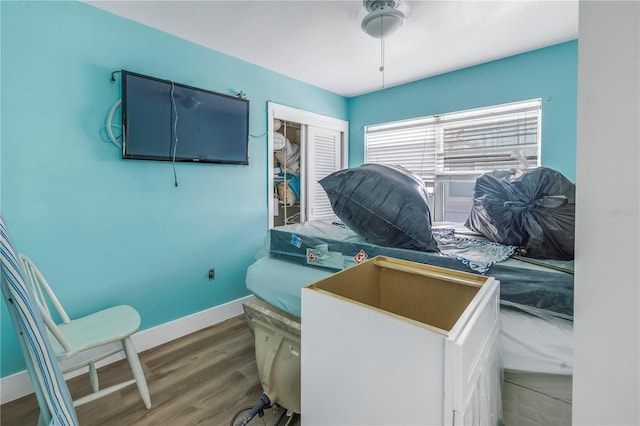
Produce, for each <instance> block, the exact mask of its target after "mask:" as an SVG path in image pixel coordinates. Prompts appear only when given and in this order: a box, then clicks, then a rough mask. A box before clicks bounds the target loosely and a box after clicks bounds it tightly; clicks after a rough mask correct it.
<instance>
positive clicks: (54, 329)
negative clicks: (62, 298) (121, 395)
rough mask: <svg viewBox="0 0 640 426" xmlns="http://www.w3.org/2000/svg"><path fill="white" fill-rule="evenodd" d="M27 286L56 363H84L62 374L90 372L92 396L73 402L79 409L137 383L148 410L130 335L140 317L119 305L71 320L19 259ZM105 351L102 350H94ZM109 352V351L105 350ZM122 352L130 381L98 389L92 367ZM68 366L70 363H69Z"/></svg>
mask: <svg viewBox="0 0 640 426" xmlns="http://www.w3.org/2000/svg"><path fill="white" fill-rule="evenodd" d="M19 258H20V262H21V264H22V266H23V269H24V272H25V274H26V277H27V281H28V283H29V285H30V286H31V287H32V289H33V293H34V294H35V298H36V299H37V300H36V301H37V304H38V308H39V310H40V313H41V315H42V319H43V321H44V323H45V325H46V327H47V328H48V330H49V335H50V337H51V339H50V340H51V343H52V346H53V349H54V351H55V354H56V356H57V358H58V360H59V361H64V360H68V359H70V358H73V357H76V356H77V355H80V354H82V355H80V356H78V357H77V358H75V360H78V359H82V360H83V362H81V363H79V364H77V363H76V364H74V365H73V366H72V367H70V368H68V369H66V370H63V372H64V373H68V372H70V371H74V370H77V369H80V368H85V367H88V368H89V380H90V382H91V389H92V393H90V394H88V395H86V396H83V397H81V398H79V399H76V400H74V401H73V405H74V406H76V407H77V406H79V405H82V404H85V403H87V402H90V401H94V400H96V399H98V398H101V397H103V396H106V395H109V394H111V393H113V392H117V391H119V390H120V389H122V388H124V387H126V386H129V385H131V384H133V383H136V385H137V386H138V390H139V391H140V395H141V396H142V401H143V402H144V405H145V407H147V408H151V398H150V396H149V389H148V387H147V382H146V380H145V377H144V372H143V370H142V366H141V365H140V360H139V358H138V353H137V352H136V350H135V348H134V346H133V343H132V342H131V335H132V334H133V333H135V332H136V331H138V328H139V327H140V315H139V314H138V312H137V311H136V310H135V309H134V308H132V307H131V306H128V305H119V306H114V307H111V308H107V309H103V310H101V311H98V312H95V313H93V314H89V315H87V316H84V317H81V318H75V319H71V318H69V316H68V315H67V313H66V311H65V310H64V308H63V307H62V305H61V304H60V302H59V301H58V298H57V297H56V295H55V294H54V292H53V290H52V289H51V287H50V286H49V284H48V283H47V281H46V280H45V278H44V276H43V275H42V274H41V273H40V271H39V270H38V268H37V267H36V266H35V264H34V263H33V262H32V261H31V260H30V259H29V258H28V257H26V256H25V255H22V254H20V255H19ZM50 307H51V308H53V309H55V312H56V313H57V314H58V315H59V317H60V319H61V322H60V323H59V324H56V322H55V320H54V319H53V318H52V315H51V312H50V310H49V308H50ZM100 347H104V350H99V349H96V348H100ZM107 349H111V350H107ZM121 351H124V354H125V356H126V358H127V360H128V361H129V365H130V366H131V371H132V372H133V379H131V380H127V381H125V382H122V383H119V384H115V385H112V386H109V387H107V388H105V389H100V386H99V381H98V373H97V371H96V365H95V363H96V362H98V361H100V360H103V359H105V358H107V357H109V356H111V355H114V354H116V353H119V352H121ZM70 362H71V361H70Z"/></svg>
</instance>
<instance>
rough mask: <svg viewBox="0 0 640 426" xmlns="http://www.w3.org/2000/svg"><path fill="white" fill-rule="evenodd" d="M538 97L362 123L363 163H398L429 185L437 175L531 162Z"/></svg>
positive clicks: (535, 157)
mask: <svg viewBox="0 0 640 426" xmlns="http://www.w3.org/2000/svg"><path fill="white" fill-rule="evenodd" d="M540 124H541V123H540V100H539V99H536V100H531V101H524V102H516V103H511V104H505V105H498V106H492V107H487V108H479V109H474V110H468V111H461V112H455V113H449V114H441V115H437V116H432V117H425V118H420V119H414V120H406V121H399V122H394V123H386V124H379V125H372V126H367V127H366V128H365V162H367V163H383V164H394V165H399V166H403V167H405V168H407V169H409V170H411V171H413V172H414V173H416V174H418V175H419V176H421V177H422V178H423V179H424V180H425V182H426V183H427V184H428V185H429V186H430V185H432V184H433V183H434V182H435V180H436V176H439V177H446V176H447V175H479V174H481V173H484V172H487V171H490V170H497V169H512V168H526V167H535V166H538V165H539V164H540V163H539V150H540V128H541V126H540Z"/></svg>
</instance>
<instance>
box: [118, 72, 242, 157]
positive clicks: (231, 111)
mask: <svg viewBox="0 0 640 426" xmlns="http://www.w3.org/2000/svg"><path fill="white" fill-rule="evenodd" d="M122 124H123V127H124V140H123V144H122V158H127V159H137V160H160V161H189V162H200V163H226V164H244V165H246V164H249V158H248V149H249V101H248V100H247V99H242V98H239V97H234V96H230V95H225V94H221V93H216V92H211V91H208V90H203V89H198V88H196V87H191V86H186V85H184V84H179V83H175V82H171V81H169V80H161V79H158V78H154V77H149V76H145V75H141V74H137V73H134V72H130V71H125V70H122Z"/></svg>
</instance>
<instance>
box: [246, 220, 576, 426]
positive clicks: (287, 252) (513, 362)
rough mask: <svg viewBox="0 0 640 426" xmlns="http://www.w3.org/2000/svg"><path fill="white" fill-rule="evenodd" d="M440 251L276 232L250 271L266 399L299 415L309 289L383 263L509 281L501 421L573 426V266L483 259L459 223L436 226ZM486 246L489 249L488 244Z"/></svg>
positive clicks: (306, 228)
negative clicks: (361, 265)
mask: <svg viewBox="0 0 640 426" xmlns="http://www.w3.org/2000/svg"><path fill="white" fill-rule="evenodd" d="M433 230H434V235H440V238H439V239H438V243H439V248H440V249H441V251H440V252H419V251H414V250H407V249H396V248H388V247H381V246H376V245H374V244H370V243H368V242H366V241H365V240H364V239H362V238H361V237H360V236H359V235H358V234H356V233H355V232H353V231H351V230H350V229H348V228H346V227H345V226H344V225H342V224H340V223H338V222H332V221H323V220H320V221H310V222H306V223H302V224H293V225H286V226H283V227H278V228H273V229H271V230H269V232H268V234H267V236H266V238H265V244H264V248H263V250H262V251H261V253H259V256H258V258H257V260H256V262H254V263H253V264H252V265H251V266H250V267H249V268H248V271H247V275H246V286H247V288H248V289H249V290H250V291H251V292H252V293H253V294H254V295H255V296H256V302H255V303H247V304H245V313H246V315H247V318H248V320H249V324H250V326H251V328H252V330H253V331H254V334H255V336H256V359H257V362H258V369H259V374H260V377H261V381H262V385H263V388H264V390H265V393H266V394H267V395H269V396H270V398H272V402H276V403H278V404H279V405H282V406H283V407H286V408H287V409H289V410H292V411H293V412H296V413H300V400H299V395H300V389H299V383H300V377H299V362H300V358H299V357H300V321H299V318H300V316H301V312H300V293H301V290H300V289H301V287H303V286H305V285H307V284H310V283H313V282H316V281H318V280H320V279H323V278H325V277H327V276H328V275H330V274H332V273H334V272H336V271H338V270H341V269H343V268H346V267H349V266H351V265H354V264H357V263H358V262H361V261H364V260H366V259H368V258H371V257H374V256H377V255H384V256H389V257H396V258H400V259H405V260H411V261H417V262H420V263H427V264H432V265H436V266H444V267H447V268H450V269H456V270H461V271H467V272H469V271H471V272H475V273H486V274H487V275H491V276H494V277H495V278H497V279H498V280H500V303H501V309H500V311H501V312H500V322H501V331H500V336H499V341H500V347H501V357H500V358H501V362H502V369H503V371H504V380H503V384H502V412H503V414H502V416H503V422H504V424H505V425H507V426H510V425H519V424H539V425H549V424H570V423H571V375H572V312H573V275H572V274H571V273H567V271H568V270H570V269H571V268H572V262H547V263H546V264H545V265H541V264H533V263H529V262H526V261H523V260H516V259H514V258H513V256H512V254H513V252H512V251H509V250H508V248H507V250H506V251H505V250H503V249H501V250H497V251H496V252H492V251H491V250H489V251H490V253H489V254H488V255H487V254H486V253H485V252H482V253H480V254H479V255H478V253H477V252H475V251H474V250H475V248H476V247H477V246H471V247H470V246H468V245H467V244H466V243H467V242H468V240H474V241H482V238H480V237H479V236H478V235H477V234H474V233H472V232H471V231H469V230H468V229H466V228H464V227H462V226H460V225H455V224H438V225H437V226H436V225H435V224H434V226H433ZM482 244H484V243H482Z"/></svg>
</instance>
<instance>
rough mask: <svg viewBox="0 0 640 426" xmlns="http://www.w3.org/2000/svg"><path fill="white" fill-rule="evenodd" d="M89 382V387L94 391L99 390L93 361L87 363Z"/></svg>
mask: <svg viewBox="0 0 640 426" xmlns="http://www.w3.org/2000/svg"><path fill="white" fill-rule="evenodd" d="M89 382H91V389H92V390H93V391H94V392H98V391H99V390H100V382H99V381H98V372H97V371H96V365H95V363H94V362H93V361H91V362H90V363H89Z"/></svg>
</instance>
